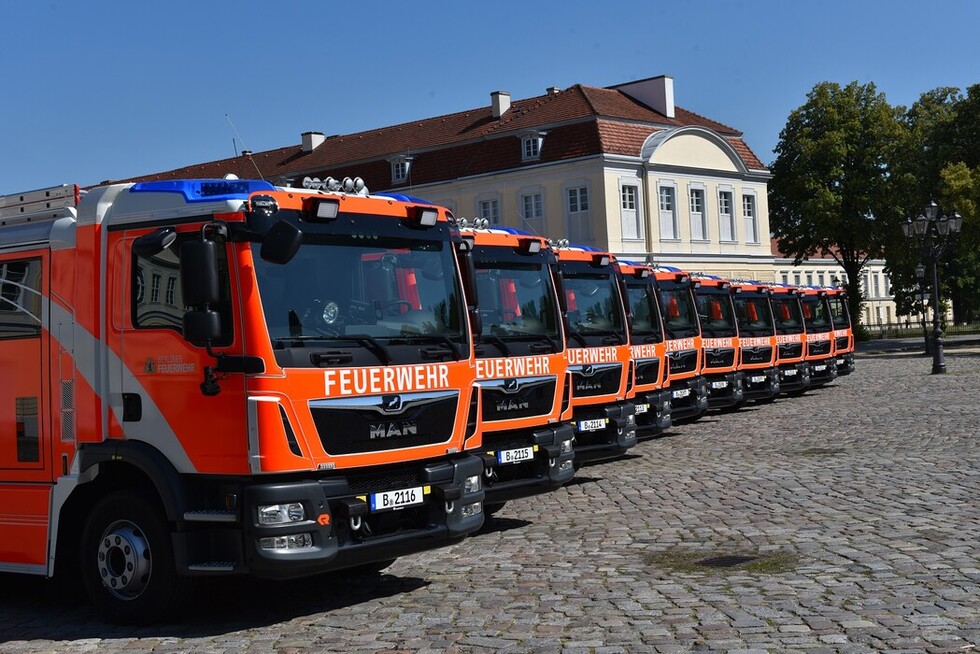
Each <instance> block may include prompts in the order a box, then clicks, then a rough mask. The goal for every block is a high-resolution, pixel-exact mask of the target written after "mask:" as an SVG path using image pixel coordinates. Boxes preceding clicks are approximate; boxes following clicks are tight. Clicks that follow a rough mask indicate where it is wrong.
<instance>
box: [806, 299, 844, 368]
mask: <svg viewBox="0 0 980 654" xmlns="http://www.w3.org/2000/svg"><path fill="white" fill-rule="evenodd" d="M800 290H801V292H802V295H801V296H800V301H801V303H802V307H803V320H804V321H805V322H806V360H807V362H809V364H810V383H811V384H812V385H814V386H822V385H824V384H829V383H830V382H832V381H834V380H835V379H837V340H836V338H835V337H834V321H833V317H832V316H831V310H830V300H829V297H828V293H827V290H826V289H824V288H819V287H810V286H804V287H801V289H800Z"/></svg>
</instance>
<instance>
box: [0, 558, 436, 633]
mask: <svg viewBox="0 0 980 654" xmlns="http://www.w3.org/2000/svg"><path fill="white" fill-rule="evenodd" d="M428 585H429V582H428V581H426V580H425V579H421V578H418V577H397V576H394V575H388V574H379V573H371V574H363V575H344V574H343V573H342V572H336V573H329V574H323V575H318V576H315V577H306V578H303V579H295V580H290V581H268V580H261V579H253V578H251V577H234V578H224V579H203V580H202V581H201V583H200V584H199V585H198V587H197V590H196V592H195V593H194V595H193V597H192V598H191V599H190V601H189V602H188V605H187V607H185V608H184V609H183V610H182V613H183V616H182V617H181V618H180V620H179V622H174V623H171V624H158V625H150V626H145V627H132V626H120V625H113V624H108V623H105V622H103V621H102V619H101V618H100V616H99V615H98V614H97V613H96V612H95V611H94V610H93V609H92V608H90V607H89V606H88V605H87V604H86V603H85V601H84V600H83V599H81V598H79V599H77V600H75V601H69V600H68V599H67V598H66V597H65V596H64V595H63V594H60V593H59V591H58V590H56V589H55V588H54V584H53V583H52V582H50V581H46V580H44V579H41V578H37V577H31V576H27V575H14V574H0V649H2V645H3V644H4V643H9V642H11V641H45V642H46V643H48V644H46V645H45V646H44V647H43V648H42V649H51V645H54V646H55V647H57V644H58V642H59V641H72V640H79V639H84V638H100V639H106V638H200V637H208V636H216V635H222V634H227V633H231V632H235V631H242V630H246V629H254V628H261V627H266V626H269V625H272V624H276V623H279V622H284V621H288V620H293V619H296V618H302V617H305V616H309V615H317V614H321V613H323V612H327V611H332V610H334V609H340V608H346V607H350V606H356V605H358V604H361V603H364V602H369V601H373V600H378V599H383V598H386V597H392V596H394V595H401V594H403V593H411V592H413V591H416V590H419V589H421V588H425V587H426V586H428Z"/></svg>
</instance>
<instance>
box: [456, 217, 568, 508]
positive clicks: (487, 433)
mask: <svg viewBox="0 0 980 654" xmlns="http://www.w3.org/2000/svg"><path fill="white" fill-rule="evenodd" d="M462 235H463V238H464V239H465V240H472V241H473V248H474V249H473V262H474V266H475V275H476V286H477V309H478V311H479V315H480V325H481V333H480V334H478V335H477V336H476V338H475V340H476V343H477V347H476V377H477V380H478V383H479V386H480V392H481V396H482V397H481V402H480V404H481V407H482V409H481V410H482V413H481V416H480V419H481V425H482V433H483V443H482V447H481V448H479V449H478V450H476V452H477V453H478V454H479V455H480V457H481V458H482V459H483V462H484V491H485V492H486V505H487V507H488V510H492V509H495V508H496V507H499V506H500V505H501V504H502V503H503V502H505V501H507V500H511V499H516V498H520V497H526V496H530V495H535V494H538V493H543V492H546V491H549V490H554V489H556V488H558V487H560V486H561V485H562V484H564V483H566V482H568V481H570V480H571V478H572V476H573V475H574V474H575V469H574V463H573V458H574V456H575V452H574V447H573V444H574V440H575V432H574V430H573V429H572V425H571V424H570V422H569V420H570V418H571V401H570V400H571V395H570V388H569V379H568V372H567V368H568V359H567V353H566V345H565V333H564V327H563V324H562V323H563V321H562V312H561V308H560V307H561V300H560V298H559V296H558V293H557V283H556V281H557V274H558V261H557V257H556V256H555V253H554V250H552V248H551V246H550V244H549V242H548V240H547V239H545V238H543V237H540V236H534V235H531V234H525V233H520V232H517V231H516V230H510V229H474V228H464V229H463V230H462Z"/></svg>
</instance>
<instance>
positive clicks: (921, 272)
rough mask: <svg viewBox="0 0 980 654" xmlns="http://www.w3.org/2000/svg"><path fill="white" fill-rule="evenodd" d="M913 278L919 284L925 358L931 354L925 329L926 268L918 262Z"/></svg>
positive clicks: (927, 332)
mask: <svg viewBox="0 0 980 654" xmlns="http://www.w3.org/2000/svg"><path fill="white" fill-rule="evenodd" d="M915 278H916V279H917V280H918V282H919V290H918V296H919V308H920V310H921V312H920V313H919V322H920V323H921V324H922V338H923V340H924V341H925V343H926V350H925V352H926V356H929V355H930V354H932V344H931V343H930V342H929V330H928V329H927V328H926V283H925V281H926V267H925V266H924V265H922V262H919V263H918V264H916V266H915Z"/></svg>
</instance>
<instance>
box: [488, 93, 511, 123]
mask: <svg viewBox="0 0 980 654" xmlns="http://www.w3.org/2000/svg"><path fill="white" fill-rule="evenodd" d="M490 106H491V108H492V109H493V117H494V118H500V117H501V116H503V115H504V114H505V113H507V110H508V109H510V93H508V92H507V91H494V92H493V93H491V94H490Z"/></svg>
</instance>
